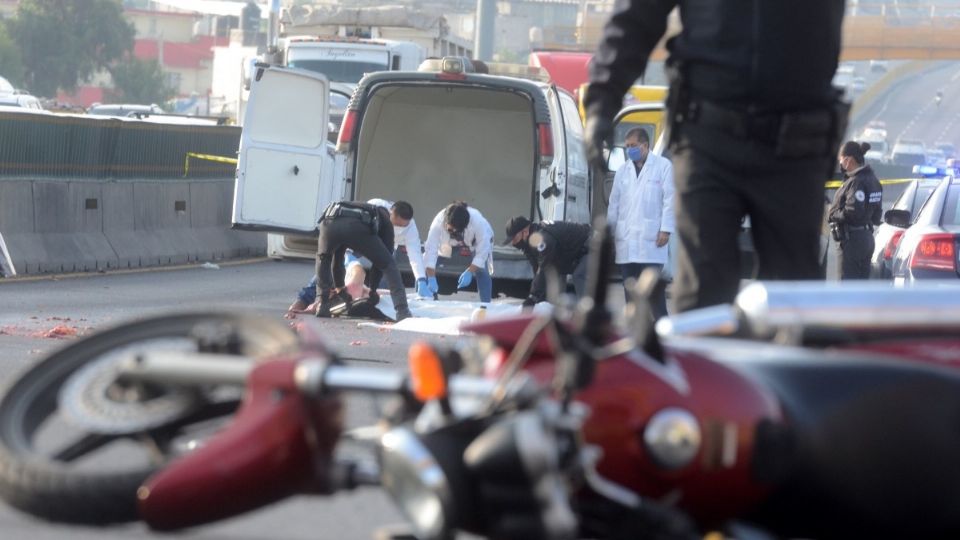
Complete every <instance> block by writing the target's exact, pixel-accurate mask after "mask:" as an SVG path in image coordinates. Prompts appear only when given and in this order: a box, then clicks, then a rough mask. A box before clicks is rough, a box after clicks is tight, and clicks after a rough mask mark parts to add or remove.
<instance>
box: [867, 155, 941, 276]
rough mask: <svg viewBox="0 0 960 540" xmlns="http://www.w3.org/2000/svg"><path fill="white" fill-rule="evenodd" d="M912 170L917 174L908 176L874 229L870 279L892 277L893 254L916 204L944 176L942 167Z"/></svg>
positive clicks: (913, 217) (912, 218) (914, 214)
mask: <svg viewBox="0 0 960 540" xmlns="http://www.w3.org/2000/svg"><path fill="white" fill-rule="evenodd" d="M914 174H920V175H921V176H920V178H914V179H913V180H910V182H909V183H908V184H907V186H906V188H904V190H903V192H901V193H900V196H899V197H897V199H896V200H895V201H894V202H893V205H892V206H891V207H890V210H888V211H887V212H885V213H884V216H883V223H881V224H880V226H879V227H878V228H877V230H876V232H875V233H874V236H873V240H874V248H873V256H872V258H871V259H870V277H871V278H872V279H891V278H892V277H893V256H894V254H896V252H897V248H898V247H899V245H900V242H901V240H903V234H904V233H905V232H906V230H907V228H908V227H910V225H911V224H913V223H914V222H915V221H916V218H917V214H919V212H920V208H922V207H923V204H924V203H925V202H927V199H929V198H930V195H931V194H932V193H933V191H934V190H935V189H936V188H937V186H938V185H940V182H941V181H942V180H943V177H944V176H945V174H944V171H942V170H938V169H936V168H935V167H923V172H922V173H921V167H920V166H917V167H915V168H914Z"/></svg>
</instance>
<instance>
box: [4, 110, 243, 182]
mask: <svg viewBox="0 0 960 540" xmlns="http://www.w3.org/2000/svg"><path fill="white" fill-rule="evenodd" d="M239 144H240V128H239V127H237V126H215V125H184V124H166V123H159V122H146V121H138V120H136V119H117V118H103V117H93V116H89V117H88V116H82V115H57V114H49V113H45V114H39V113H37V114H33V113H21V112H2V113H0V181H2V180H4V179H11V178H12V179H22V178H35V179H39V178H53V179H69V180H74V179H93V180H117V179H176V178H181V177H182V176H183V173H184V171H183V156H184V155H185V154H187V153H189V152H194V153H198V154H213V155H231V154H233V155H235V154H236V151H237V148H238V146H239ZM189 172H190V175H191V177H194V178H225V177H232V176H233V171H232V168H231V167H228V166H227V165H226V164H224V163H217V162H205V163H203V164H198V165H197V166H194V167H191V168H190V171H189Z"/></svg>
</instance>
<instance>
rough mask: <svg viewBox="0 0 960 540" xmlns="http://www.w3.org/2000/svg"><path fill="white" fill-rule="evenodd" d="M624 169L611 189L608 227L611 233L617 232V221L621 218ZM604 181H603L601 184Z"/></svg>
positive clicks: (619, 172) (620, 171) (619, 171)
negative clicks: (621, 191) (621, 185)
mask: <svg viewBox="0 0 960 540" xmlns="http://www.w3.org/2000/svg"><path fill="white" fill-rule="evenodd" d="M622 172H623V167H621V168H620V169H619V170H618V171H617V174H616V176H614V177H613V187H612V188H611V189H610V204H609V205H608V206H607V226H608V227H610V232H612V233H616V232H617V220H618V219H619V218H620V184H622V183H623V178H622V176H623V174H622ZM602 181H603V180H602V179H601V182H602Z"/></svg>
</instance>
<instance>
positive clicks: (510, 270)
mask: <svg viewBox="0 0 960 540" xmlns="http://www.w3.org/2000/svg"><path fill="white" fill-rule="evenodd" d="M511 251H513V252H515V253H510V252H511ZM396 259H397V265H398V266H399V267H400V271H401V272H402V273H409V272H411V269H410V261H409V259H407V253H406V251H403V250H402V251H401V252H399V253H397V255H396ZM471 262H473V257H470V256H463V255H460V254H459V253H454V254H453V255H452V256H451V257H449V258H446V257H441V258H439V259H438V260H437V268H436V272H437V275H438V276H441V277H457V276H459V275H460V274H462V273H463V271H464V270H466V269H467V267H468V266H470V263H471ZM493 278H494V279H511V280H531V279H533V270H531V268H530V263H529V262H527V259H526V257H524V256H523V255H522V254H521V253H520V252H518V251H516V250H514V249H510V250H507V249H499V248H495V249H494V251H493Z"/></svg>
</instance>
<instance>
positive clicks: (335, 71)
mask: <svg viewBox="0 0 960 540" xmlns="http://www.w3.org/2000/svg"><path fill="white" fill-rule="evenodd" d="M290 67H295V68H300V69H306V70H309V71H316V72H317V73H323V74H324V75H326V76H327V79H328V80H330V81H331V82H343V83H354V84H356V83H358V82H360V79H362V78H363V75H364V74H366V73H371V72H374V71H385V70H386V69H387V64H385V63H383V64H381V63H378V62H344V61H343V60H291V61H290Z"/></svg>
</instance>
